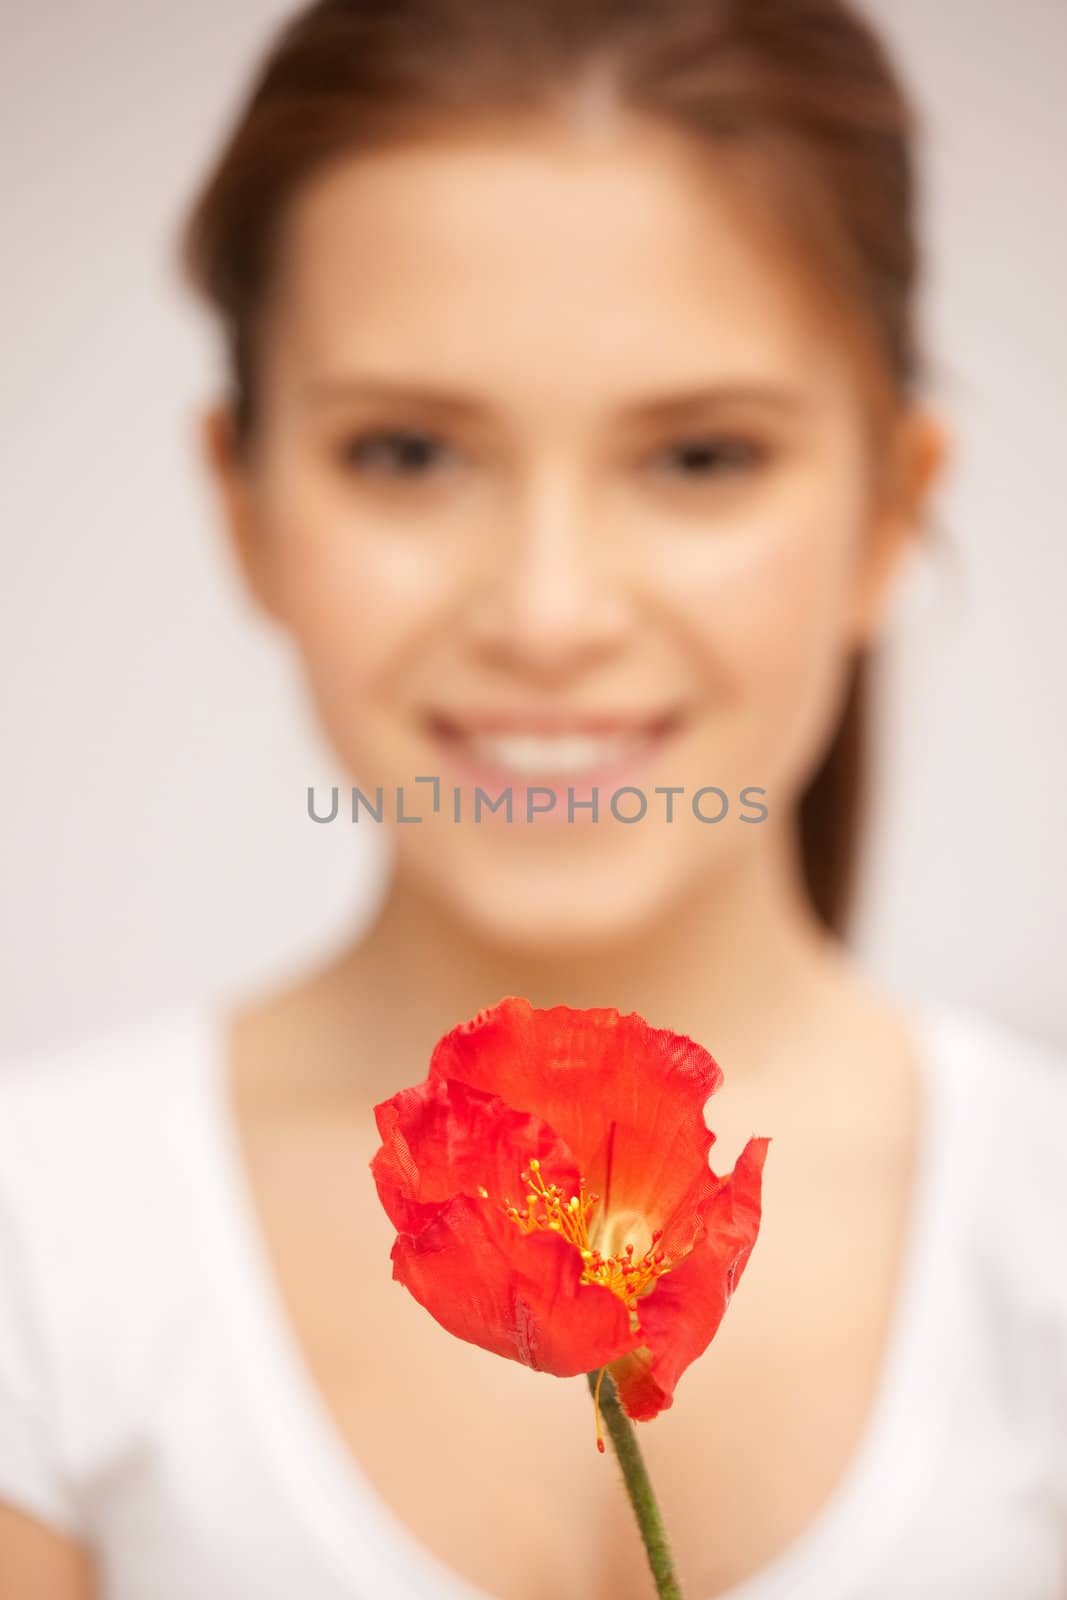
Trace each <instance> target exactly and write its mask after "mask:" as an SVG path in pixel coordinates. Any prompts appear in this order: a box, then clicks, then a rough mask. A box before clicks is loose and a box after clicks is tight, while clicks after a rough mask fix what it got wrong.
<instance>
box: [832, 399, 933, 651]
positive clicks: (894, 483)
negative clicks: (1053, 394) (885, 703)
mask: <svg viewBox="0 0 1067 1600" xmlns="http://www.w3.org/2000/svg"><path fill="white" fill-rule="evenodd" d="M948 456H949V436H948V433H947V430H946V428H945V426H944V423H943V422H942V420H941V418H940V417H939V416H938V415H937V413H936V412H934V411H932V410H927V409H926V408H925V407H922V408H920V407H916V408H913V409H910V410H908V411H906V412H904V413H903V414H902V415H901V416H900V417H899V418H898V419H897V420H896V421H895V422H894V424H893V431H892V436H891V438H890V439H889V440H888V441H887V444H886V458H885V460H886V465H885V471H884V475H883V477H882V480H881V490H880V493H879V496H878V502H877V506H876V510H875V516H874V526H873V527H872V528H871V529H870V530H869V533H868V538H867V542H866V545H865V550H864V556H863V559H862V561H861V562H860V565H859V570H858V572H857V578H856V587H855V591H854V594H853V604H852V608H851V612H850V616H849V643H850V644H851V645H852V646H854V647H855V648H857V649H866V648H867V647H868V646H870V645H872V644H873V643H874V642H875V640H876V639H877V637H878V634H879V633H880V631H881V628H882V623H883V619H884V617H885V614H886V611H887V609H888V607H889V602H890V600H891V597H892V590H893V585H894V582H895V581H896V580H897V578H898V576H899V573H900V568H901V566H902V564H903V558H904V556H905V554H906V553H907V551H908V550H909V549H911V548H912V547H913V546H914V544H915V543H916V542H917V541H918V540H919V539H921V538H922V536H923V534H924V532H925V530H926V524H927V513H928V508H929V504H930V500H931V498H932V496H933V493H934V490H935V488H936V486H937V484H938V482H939V481H940V478H941V476H942V473H943V471H944V468H945V465H946V462H947V460H948Z"/></svg>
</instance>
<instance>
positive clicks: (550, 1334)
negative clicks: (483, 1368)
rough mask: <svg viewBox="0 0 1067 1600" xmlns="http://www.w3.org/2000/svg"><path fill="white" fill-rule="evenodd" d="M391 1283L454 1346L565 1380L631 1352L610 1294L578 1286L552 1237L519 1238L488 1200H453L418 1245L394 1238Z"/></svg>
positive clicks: (623, 1317)
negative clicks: (456, 1342) (403, 1289)
mask: <svg viewBox="0 0 1067 1600" xmlns="http://www.w3.org/2000/svg"><path fill="white" fill-rule="evenodd" d="M392 1260H393V1277H394V1278H396V1279H398V1280H399V1281H400V1282H401V1283H403V1284H405V1285H406V1286H407V1288H408V1289H410V1291H411V1293H412V1294H413V1295H414V1296H415V1299H416V1300H417V1301H418V1302H419V1304H420V1305H422V1306H424V1307H425V1308H426V1310H427V1311H428V1312H429V1313H430V1315H431V1316H432V1317H434V1318H435V1319H436V1320H437V1321H438V1322H439V1323H440V1324H441V1326H442V1327H443V1328H446V1329H447V1330H448V1332H449V1333H452V1334H455V1336H456V1337H457V1338H458V1339H466V1340H468V1341H469V1343H471V1344H476V1345H480V1346H481V1348H482V1349H483V1350H491V1351H492V1352H493V1353H494V1354H495V1355H499V1356H508V1357H510V1358H511V1360H513V1361H521V1362H522V1363H523V1365H524V1366H527V1367H533V1368H535V1369H536V1370H537V1371H538V1372H551V1373H554V1374H555V1375H556V1376H557V1377H560V1378H573V1377H577V1375H578V1374H579V1373H581V1372H589V1371H591V1370H592V1369H593V1368H595V1367H599V1366H605V1365H607V1363H608V1362H610V1361H613V1360H614V1359H615V1358H616V1357H617V1356H619V1355H621V1354H622V1352H623V1351H625V1350H629V1349H632V1348H633V1344H634V1335H633V1333H632V1332H631V1331H630V1318H629V1314H628V1312H627V1310H626V1307H625V1306H624V1305H623V1303H622V1301H621V1300H620V1299H619V1297H618V1296H617V1295H614V1294H612V1292H611V1290H610V1289H605V1288H602V1287H601V1286H600V1285H599V1284H591V1283H586V1284H583V1283H581V1282H580V1279H581V1274H582V1258H581V1256H580V1255H579V1253H578V1251H577V1250H576V1249H575V1247H574V1245H573V1244H571V1243H570V1242H569V1241H568V1240H566V1239H564V1238H562V1237H561V1236H560V1235H559V1234H558V1233H551V1232H547V1231H541V1230H537V1231H534V1232H532V1233H524V1232H522V1230H521V1229H520V1228H519V1227H517V1226H516V1224H515V1223H513V1222H510V1221H509V1220H508V1218H507V1217H505V1216H504V1215H503V1213H502V1212H500V1211H499V1210H497V1208H496V1207H495V1206H494V1205H493V1204H492V1203H491V1202H490V1201H488V1200H479V1199H472V1198H471V1197H470V1196H469V1195H457V1196H456V1197H455V1199H453V1200H450V1201H449V1202H448V1204H447V1205H446V1206H444V1207H443V1209H442V1210H441V1211H440V1212H439V1214H438V1215H437V1217H436V1218H435V1219H434V1220H433V1221H432V1222H431V1223H430V1224H429V1226H428V1227H426V1228H425V1229H424V1230H423V1231H422V1232H421V1233H420V1234H418V1235H417V1237H412V1235H411V1234H407V1233H401V1234H399V1235H398V1237H397V1240H396V1243H395V1244H394V1246H393V1253H392Z"/></svg>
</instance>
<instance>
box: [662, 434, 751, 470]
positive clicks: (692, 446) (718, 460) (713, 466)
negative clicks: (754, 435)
mask: <svg viewBox="0 0 1067 1600" xmlns="http://www.w3.org/2000/svg"><path fill="white" fill-rule="evenodd" d="M662 459H665V460H666V461H667V462H668V463H669V470H671V471H672V472H673V473H675V474H678V475H680V476H682V477H684V478H695V479H701V478H710V477H718V476H721V475H722V474H723V473H735V472H745V471H749V470H750V469H752V468H753V467H758V466H760V465H761V464H762V462H763V461H764V460H765V459H766V451H765V450H764V449H763V447H762V445H760V444H758V443H757V442H756V441H755V440H754V439H745V438H741V437H740V436H737V437H734V436H727V435H722V436H716V437H709V438H697V439H686V440H684V441H683V442H682V443H680V444H678V445H676V446H675V447H674V448H673V449H671V450H668V451H667V452H666V455H665V457H664V458H662Z"/></svg>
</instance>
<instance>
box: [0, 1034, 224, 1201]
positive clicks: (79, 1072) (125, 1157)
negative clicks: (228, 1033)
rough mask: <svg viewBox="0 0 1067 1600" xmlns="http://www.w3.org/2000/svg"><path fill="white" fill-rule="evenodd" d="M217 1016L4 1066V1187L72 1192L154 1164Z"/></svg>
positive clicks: (89, 1041)
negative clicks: (75, 1185) (14, 1182)
mask: <svg viewBox="0 0 1067 1600" xmlns="http://www.w3.org/2000/svg"><path fill="white" fill-rule="evenodd" d="M209 1011H210V1008H208V1007H197V1006H195V1005H190V1006H189V1007H186V1008H183V1009H181V1010H173V1011H168V1012H164V1013H159V1014H156V1015H154V1016H152V1017H148V1018H142V1019H140V1020H138V1021H133V1022H126V1023H121V1024H113V1025H111V1026H109V1027H104V1028H96V1029H89V1030H88V1031H87V1032H86V1033H85V1034H84V1035H83V1036H81V1037H78V1038H75V1037H72V1036H70V1035H68V1036H66V1037H64V1038H62V1039H61V1040H59V1041H58V1042H54V1043H52V1044H47V1045H46V1044H37V1045H35V1046H31V1047H30V1048H29V1049H27V1050H24V1051H22V1052H19V1053H15V1054H8V1055H7V1056H6V1057H3V1058H0V1181H2V1177H3V1174H4V1173H5V1172H9V1171H10V1170H11V1167H14V1168H15V1169H16V1170H17V1173H18V1176H19V1178H20V1179H21V1180H22V1181H23V1182H25V1183H27V1184H29V1185H30V1186H31V1187H32V1186H35V1185H36V1184H43V1185H45V1186H47V1185H48V1183H49V1182H51V1183H52V1185H53V1186H54V1187H55V1186H57V1185H58V1183H59V1181H60V1180H62V1182H63V1183H65V1184H67V1185H69V1184H71V1183H72V1182H73V1181H74V1180H75V1179H76V1178H77V1177H78V1176H82V1175H84V1176H86V1177H89V1176H91V1177H92V1178H93V1180H94V1183H93V1188H94V1189H98V1188H99V1187H100V1186H101V1185H106V1183H107V1179H108V1176H109V1174H112V1173H115V1172H116V1168H118V1169H121V1168H122V1167H123V1166H125V1165H126V1164H128V1163H130V1162H133V1163H136V1160H137V1156H138V1153H139V1152H143V1153H144V1154H145V1155H146V1156H150V1155H151V1146H152V1144H153V1142H154V1139H155V1138H156V1136H158V1135H160V1134H162V1133H163V1132H164V1131H165V1126H166V1124H165V1118H166V1116H167V1114H168V1112H170V1111H171V1110H172V1109H173V1105H174V1103H175V1102H177V1101H178V1100H180V1099H181V1098H182V1096H183V1094H186V1093H187V1092H188V1090H189V1089H190V1088H191V1087H192V1085H193V1083H194V1080H195V1075H196V1073H197V1071H198V1069H202V1067H203V1065H204V1052H205V1049H206V1048H208V1047H209V1046H210V1040H211V1027H210V1015H209Z"/></svg>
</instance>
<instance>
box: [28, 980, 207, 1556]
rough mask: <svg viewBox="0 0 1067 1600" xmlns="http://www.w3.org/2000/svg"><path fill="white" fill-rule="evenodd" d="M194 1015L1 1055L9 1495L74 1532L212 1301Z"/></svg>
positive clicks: (198, 1034)
mask: <svg viewBox="0 0 1067 1600" xmlns="http://www.w3.org/2000/svg"><path fill="white" fill-rule="evenodd" d="M211 1038H212V1029H211V1026H210V1017H209V1016H208V1015H206V1014H205V1012H204V1011H203V1010H200V1009H197V1008H195V1007H194V1008H190V1009H189V1010H187V1011H182V1012H180V1013H173V1014H166V1015H157V1016H156V1017H155V1018H153V1019H149V1020H142V1021H139V1022H136V1023H128V1024H126V1025H125V1026H120V1027H112V1028H110V1029H104V1030H96V1031H90V1032H89V1033H88V1034H87V1035H86V1036H85V1037H83V1038H81V1039H77V1040H74V1039H69V1038H68V1039H67V1040H65V1041H63V1042H61V1043H59V1044H53V1045H50V1046H45V1045H37V1046H36V1047H34V1048H31V1049H29V1050H25V1051H22V1052H21V1053H19V1054H17V1055H14V1056H12V1055H8V1056H7V1058H6V1059H2V1060H0V1496H2V1497H4V1498H7V1499H10V1500H13V1501H14V1502H15V1503H16V1504H20V1505H23V1506H26V1507H27V1508H28V1509H30V1510H31V1511H34V1512H36V1513H37V1514H38V1515H39V1516H42V1517H44V1518H45V1520H48V1521H50V1522H53V1523H55V1524H56V1525H57V1526H61V1527H67V1528H70V1529H72V1530H75V1529H77V1528H78V1526H79V1516H80V1511H79V1504H78V1489H79V1486H84V1485H85V1484H86V1483H90V1482H92V1481H93V1480H94V1475H95V1474H96V1473H97V1472H99V1471H106V1469H107V1466H108V1463H109V1462H111V1461H112V1460H114V1459H115V1457H116V1452H121V1449H122V1448H123V1446H124V1442H125V1440H126V1439H127V1437H128V1436H129V1430H130V1429H131V1428H132V1427H133V1426H134V1420H133V1419H134V1417H135V1415H136V1408H137V1404H138V1398H137V1397H138V1395H140V1394H143V1393H144V1392H146V1390H147V1387H148V1386H149V1385H150V1384H151V1381H152V1374H153V1372H154V1370H155V1368H156V1367H157V1366H158V1365H159V1364H160V1363H161V1362H164V1361H165V1360H166V1359H167V1354H168V1351H169V1349H170V1343H171V1339H172V1330H173V1329H174V1328H176V1327H183V1326H188V1325H189V1319H190V1315H193V1316H195V1315H197V1308H198V1307H199V1306H200V1305H202V1304H203V1302H204V1300H205V1288H204V1284H203V1283H202V1281H201V1274H200V1269H199V1259H200V1256H201V1254H202V1252H203V1243H204V1230H203V1228H201V1227H198V1226H197V1223H196V1221H195V1218H194V1217H193V1216H191V1214H190V1212H189V1204H188V1201H189V1196H190V1194H191V1193H195V1182H196V1173H195V1170H190V1167H191V1166H192V1167H195V1161H196V1159H197V1157H196V1150H197V1148H198V1145H197V1142H196V1139H197V1136H196V1126H197V1118H198V1116H200V1115H201V1113H200V1112H199V1111H198V1104H199V1097H198V1090H197V1081H198V1074H199V1073H200V1072H201V1071H202V1069H203V1067H204V1065H205V1051H206V1050H208V1049H209V1048H210V1044H211Z"/></svg>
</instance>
